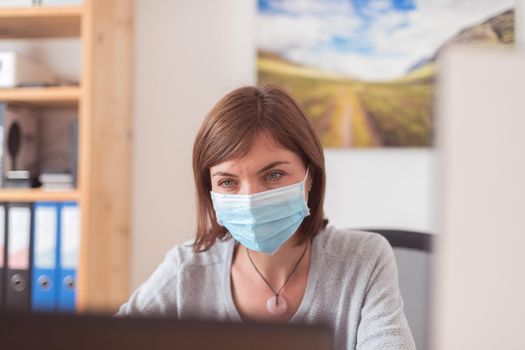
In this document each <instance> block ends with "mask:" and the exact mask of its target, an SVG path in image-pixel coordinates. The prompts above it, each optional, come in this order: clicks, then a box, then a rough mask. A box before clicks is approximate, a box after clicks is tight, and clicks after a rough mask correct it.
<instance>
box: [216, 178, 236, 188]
mask: <svg viewBox="0 0 525 350" xmlns="http://www.w3.org/2000/svg"><path fill="white" fill-rule="evenodd" d="M233 185H235V182H233V181H232V180H229V179H226V180H222V181H220V182H219V186H222V187H232V186H233Z"/></svg>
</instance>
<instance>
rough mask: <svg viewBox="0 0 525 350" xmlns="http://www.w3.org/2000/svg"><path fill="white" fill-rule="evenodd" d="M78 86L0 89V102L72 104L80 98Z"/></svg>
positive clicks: (44, 104)
mask: <svg viewBox="0 0 525 350" xmlns="http://www.w3.org/2000/svg"><path fill="white" fill-rule="evenodd" d="M80 96H81V92H80V87H78V86H65V87H35V88H13V89H0V102H18V103H25V104H31V105H36V106H74V105H77V104H78V101H79V100H80Z"/></svg>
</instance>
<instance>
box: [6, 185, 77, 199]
mask: <svg viewBox="0 0 525 350" xmlns="http://www.w3.org/2000/svg"><path fill="white" fill-rule="evenodd" d="M79 199H80V193H79V192H78V191H77V190H74V191H44V190H41V189H14V188H13V189H10V188H2V189H0V202H39V201H52V202H66V201H78V200H79Z"/></svg>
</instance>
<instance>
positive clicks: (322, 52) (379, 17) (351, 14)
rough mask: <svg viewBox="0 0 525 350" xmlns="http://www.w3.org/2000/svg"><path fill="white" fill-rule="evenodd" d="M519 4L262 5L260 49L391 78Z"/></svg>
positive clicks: (293, 1)
mask: <svg viewBox="0 0 525 350" xmlns="http://www.w3.org/2000/svg"><path fill="white" fill-rule="evenodd" d="M514 5H515V0H419V1H415V0H259V1H258V14H257V46H258V48H259V49H261V50H265V51H271V52H275V53H278V54H279V55H281V56H283V57H285V58H287V59H289V60H292V61H294V62H297V63H299V64H304V65H308V66H313V67H316V68H320V69H323V70H326V71H330V72H334V73H339V74H343V75H348V76H350V77H352V78H357V79H362V80H388V79H393V78H397V77H400V76H402V75H404V74H405V73H406V72H407V71H408V69H409V68H410V67H412V66H413V65H414V64H416V63H418V62H419V61H421V60H422V59H425V58H428V57H430V56H431V55H433V54H434V52H435V50H436V49H437V48H439V46H440V45H441V44H443V42H444V41H445V40H447V39H449V38H450V37H453V36H454V35H455V34H457V33H458V32H459V31H460V30H462V29H464V28H465V27H468V26H470V25H473V24H477V23H480V22H481V21H483V20H485V19H486V18H488V17H490V16H492V15H495V14H498V13H499V12H502V11H505V10H507V9H510V8H512V7H513V6H514Z"/></svg>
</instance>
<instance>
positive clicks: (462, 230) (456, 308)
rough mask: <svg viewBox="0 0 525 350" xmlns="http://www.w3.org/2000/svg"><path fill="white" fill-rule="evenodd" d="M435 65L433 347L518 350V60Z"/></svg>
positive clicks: (522, 69)
mask: <svg viewBox="0 0 525 350" xmlns="http://www.w3.org/2000/svg"><path fill="white" fill-rule="evenodd" d="M441 65H442V66H441V72H442V74H441V76H440V85H439V94H438V96H439V101H438V106H439V109H438V122H439V123H440V124H439V125H438V137H439V157H440V173H439V179H440V181H441V183H440V187H439V195H440V201H439V215H440V217H439V218H440V224H441V227H440V228H441V229H440V235H439V237H438V238H439V240H438V241H437V244H436V246H435V247H436V254H437V260H436V265H437V270H436V279H435V280H434V292H435V294H434V295H435V299H434V302H435V304H434V305H433V306H434V318H433V320H434V322H433V327H432V338H433V349H476V350H483V349H506V350H513V349H525V338H524V337H523V332H524V331H525V322H524V319H523V315H524V314H525V298H524V296H525V254H524V253H523V249H524V247H525V138H524V137H523V133H524V130H525V54H524V53H516V52H515V51H494V50H491V51H484V50H474V49H465V48H456V49H453V50H451V51H450V52H448V53H447V54H446V56H445V57H444V59H443V61H442V62H441Z"/></svg>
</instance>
